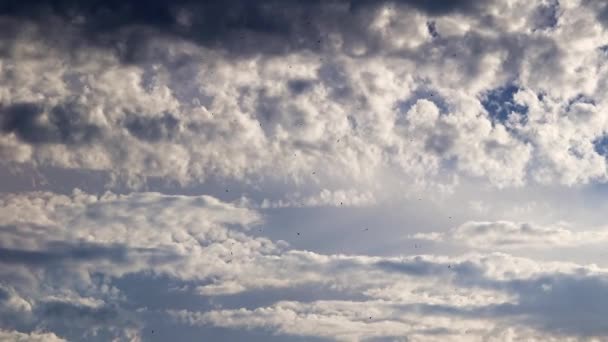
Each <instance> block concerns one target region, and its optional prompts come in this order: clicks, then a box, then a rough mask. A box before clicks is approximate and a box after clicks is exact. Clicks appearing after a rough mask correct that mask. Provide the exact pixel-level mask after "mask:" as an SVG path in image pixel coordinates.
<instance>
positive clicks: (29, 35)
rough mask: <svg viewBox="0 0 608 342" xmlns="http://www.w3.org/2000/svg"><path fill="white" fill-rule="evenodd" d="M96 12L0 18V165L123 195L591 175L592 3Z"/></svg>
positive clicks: (601, 128) (56, 10) (595, 124)
mask: <svg viewBox="0 0 608 342" xmlns="http://www.w3.org/2000/svg"><path fill="white" fill-rule="evenodd" d="M30 5H31V6H30ZM99 6H101V7H100V8H95V7H90V6H89V5H88V4H79V3H74V2H70V1H66V2H61V3H60V4H54V3H48V4H44V3H42V5H41V4H40V3H37V5H36V6H33V4H29V5H28V6H25V3H24V4H11V5H7V6H5V7H4V8H3V9H2V10H3V13H5V16H4V17H3V19H2V20H3V25H4V26H6V27H8V28H12V30H7V33H6V35H7V37H6V43H5V45H4V47H3V51H4V53H5V55H6V56H7V58H5V61H4V62H3V64H2V69H1V71H0V77H1V78H2V80H3V82H2V84H3V88H2V89H1V91H0V102H1V103H2V123H3V124H2V128H3V129H2V130H3V134H2V137H1V139H0V143H1V144H2V148H1V149H0V151H4V150H7V151H8V150H12V151H14V153H5V154H7V157H8V158H5V159H4V161H5V163H6V162H17V163H23V162H26V163H34V164H36V165H40V166H45V165H52V166H58V167H62V168H79V169H82V168H83V169H90V170H101V171H104V172H110V173H112V174H114V175H115V176H116V177H117V178H115V179H127V180H133V179H136V180H138V182H134V181H127V182H126V185H134V184H139V183H142V181H143V183H144V184H145V182H146V181H145V180H146V178H149V177H163V178H164V179H166V180H172V181H178V182H180V183H181V184H191V183H197V182H203V181H205V180H208V179H210V178H211V177H220V178H230V179H237V180H241V181H246V182H251V181H253V180H255V179H258V178H260V177H264V178H267V179H268V178H270V179H273V180H274V181H276V182H284V181H285V180H287V181H288V182H290V183H293V184H302V183H307V184H310V185H315V179H318V180H321V181H323V182H324V183H325V184H327V185H332V186H333V187H335V189H333V190H338V189H339V188H340V185H342V184H343V183H346V182H348V181H350V182H353V181H356V182H359V183H360V184H368V187H369V188H371V187H372V185H373V186H376V185H377V184H376V181H375V180H376V179H378V178H379V177H383V176H384V175H385V174H387V173H391V174H394V175H395V177H397V178H398V179H403V178H407V179H412V180H413V181H412V182H408V183H409V184H408V185H409V186H410V187H412V186H428V185H429V184H434V183H445V176H446V175H451V176H456V175H460V176H463V177H481V178H482V179H488V180H489V181H490V182H491V183H492V184H494V185H497V186H501V187H504V186H511V185H522V184H525V183H528V182H540V183H543V184H545V183H548V184H562V183H565V184H580V183H588V182H590V181H594V180H602V179H605V176H606V163H605V157H604V156H603V155H601V152H598V151H601V149H597V148H594V143H593V142H594V141H596V140H598V139H601V137H602V136H603V135H604V133H605V131H606V120H604V119H603V117H604V116H603V115H601V114H600V113H601V108H602V106H603V102H602V101H601V97H599V96H598V94H601V93H602V87H603V85H602V84H603V83H602V82H601V79H602V75H603V73H604V71H603V70H604V69H605V67H604V64H605V63H604V56H603V54H602V52H601V50H600V49H599V47H601V46H602V44H603V39H604V34H603V32H602V31H601V30H600V29H599V28H597V27H591V26H590V24H587V23H591V22H595V21H596V20H597V18H596V16H595V12H594V10H593V6H582V7H580V8H579V7H574V6H573V5H572V4H570V3H564V4H561V5H560V6H557V5H556V4H555V3H553V2H551V1H546V2H540V3H538V4H535V3H530V2H518V4H517V5H506V4H503V3H502V2H488V3H486V4H484V5H477V4H473V3H472V2H468V1H462V2H456V3H454V4H451V5H443V4H440V3H439V2H437V3H435V2H430V3H427V2H418V1H398V2H396V3H394V4H391V3H390V2H385V3H376V2H374V3H371V2H367V1H351V2H347V1H338V2H336V3H333V4H321V3H319V4H316V3H315V4H302V3H299V2H286V3H284V2H281V3H275V2H268V3H266V4H264V5H262V4H248V3H247V4H245V3H244V2H241V1H231V2H228V3H227V4H224V5H221V6H220V5H219V3H216V2H210V3H205V4H195V3H192V2H189V1H184V2H178V3H168V2H164V1H155V2H154V4H152V5H150V8H149V10H150V12H147V11H143V12H142V11H140V10H138V9H140V8H141V6H137V3H136V2H126V3H125V4H123V5H121V6H119V5H118V4H115V3H108V4H105V5H104V4H100V5H99ZM32 8H35V10H34V9H32ZM412 9H414V10H412ZM558 9H559V10H558ZM43 13H46V14H47V15H43ZM102 13H103V14H102ZM112 13H113V14H112ZM161 13H162V16H160V17H157V16H156V14H159V15H160V14H161ZM492 13H502V15H501V16H500V17H497V16H493V15H492ZM109 17H112V18H114V21H113V23H112V25H107V24H105V25H104V24H103V23H105V22H106V21H107V19H108V18H109ZM15 18H22V19H23V20H17V19H15ZM160 18H163V19H162V20H161V19H160ZM489 18H492V19H491V20H490V19H489ZM45 21H50V22H51V26H52V27H53V30H51V31H50V32H49V31H48V30H46V29H44V28H46V27H48V26H49V25H48V24H47V23H46V22H45ZM539 21H540V22H539ZM43 23H44V24H43ZM429 23H432V27H433V32H434V33H432V34H431V33H429V32H428V25H429ZM583 23H585V24H584V25H583ZM535 25H536V26H535ZM585 25H586V26H585ZM579 26H581V27H583V26H584V27H588V28H589V29H590V30H591V33H590V32H589V30H584V29H582V28H581V29H577V27H579ZM51 37H52V38H51ZM62 37H63V38H62ZM295 37H297V38H295ZM399 37H407V39H406V38H399ZM42 51H44V54H42ZM250 52H255V53H253V54H252V53H250ZM66 65H69V68H68V67H66ZM460 85H463V86H462V87H461V86H460ZM501 89H502V90H501ZM505 89H507V90H509V91H507V92H505ZM515 90H516V91H515ZM488 94H489V95H488ZM492 94H494V95H492ZM505 96H506V97H509V98H506V97H505ZM488 99H490V100H488ZM497 101H498V102H497ZM503 102H504V103H512V105H510V106H502V103H503ZM491 103H494V104H493V105H491ZM515 104H516V105H515ZM501 106H502V107H501ZM503 107H504V108H503ZM518 108H525V109H526V110H525V112H522V111H521V110H519V109H518ZM496 115H498V116H500V118H501V120H498V121H496V120H494V119H493V118H494V117H496ZM518 117H521V119H518ZM202 146H204V148H201V147H202ZM220 156H222V157H220ZM312 171H316V177H311V175H312ZM393 183H394V182H393ZM393 185H394V184H392V183H391V186H393ZM321 189H322V188H320V189H319V190H321Z"/></svg>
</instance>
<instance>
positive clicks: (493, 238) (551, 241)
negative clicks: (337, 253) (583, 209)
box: [412, 221, 608, 250]
mask: <svg viewBox="0 0 608 342" xmlns="http://www.w3.org/2000/svg"><path fill="white" fill-rule="evenodd" d="M412 237H413V238H416V239H424V240H431V241H441V242H452V243H457V244H464V245H467V246H469V247H475V248H478V249H486V250H495V249H512V248H546V249H551V248H555V247H582V246H585V245H593V244H602V243H604V242H606V241H607V240H608V230H606V229H598V230H593V231H573V230H571V229H568V227H562V226H559V225H555V226H547V227H545V226H539V225H536V224H531V223H516V222H510V221H497V222H475V221H473V222H466V223H464V224H462V225H459V226H457V227H455V228H453V229H451V230H450V231H448V232H447V233H438V232H432V233H418V234H414V235H413V236H412Z"/></svg>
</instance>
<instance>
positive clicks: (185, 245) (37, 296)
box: [0, 191, 606, 340]
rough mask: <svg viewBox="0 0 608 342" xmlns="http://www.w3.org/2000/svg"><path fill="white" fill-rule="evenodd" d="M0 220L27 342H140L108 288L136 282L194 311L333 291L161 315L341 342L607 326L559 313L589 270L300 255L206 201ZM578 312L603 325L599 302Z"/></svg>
mask: <svg viewBox="0 0 608 342" xmlns="http://www.w3.org/2000/svg"><path fill="white" fill-rule="evenodd" d="M0 213H1V215H0V221H1V222H0V223H1V224H2V229H1V230H0V247H1V248H2V253H3V254H4V256H5V257H3V258H2V262H0V276H1V278H2V279H3V285H2V287H1V289H2V291H1V292H0V294H1V296H0V303H1V305H0V307H1V308H2V310H1V311H0V314H2V315H3V316H4V317H12V318H10V319H7V320H5V322H7V324H9V325H8V326H6V327H5V328H10V329H18V331H20V332H22V333H30V332H33V331H36V329H41V328H45V329H49V331H53V332H54V333H56V334H58V336H62V337H63V336H65V337H67V338H70V339H72V338H77V337H78V336H91V337H95V338H101V339H103V338H112V337H114V338H122V339H127V340H132V339H137V338H140V335H141V329H142V325H143V323H142V321H141V313H140V312H139V311H137V310H135V309H134V308H133V306H131V305H127V303H129V299H128V298H125V297H124V294H123V293H122V292H121V291H120V290H119V289H118V288H117V287H116V285H115V284H114V282H113V281H112V279H120V278H123V277H125V276H127V275H136V274H139V275H144V276H145V275H147V276H148V277H165V278H167V279H172V281H174V282H176V284H178V287H181V288H183V290H180V291H185V293H186V294H188V295H189V296H192V297H193V298H195V297H198V296H202V297H203V298H210V299H211V298H213V299H214V300H219V301H220V302H221V301H222V300H226V298H236V297H235V296H245V295H246V294H247V293H256V291H258V293H259V291H267V290H272V289H286V290H289V291H295V293H297V291H298V289H299V288H311V289H319V290H321V289H329V290H328V291H329V292H328V293H327V296H328V298H327V299H315V297H316V296H313V297H312V298H311V299H309V300H304V298H302V300H291V301H284V300H282V299H281V297H280V294H281V292H280V291H277V292H275V291H270V292H268V294H269V295H273V296H278V297H276V298H275V297H271V299H270V303H272V304H270V305H269V306H254V307H252V308H243V307H239V306H238V304H237V306H236V307H233V308H230V307H229V308H225V309H217V308H215V309H210V310H209V311H208V312H205V313H198V312H196V311H192V312H191V310H190V311H183V310H184V309H180V308H171V307H170V306H169V307H165V308H164V309H163V310H168V312H169V314H170V315H172V316H174V317H176V318H177V319H178V321H179V322H185V323H188V324H194V325H199V324H203V325H213V326H220V327H232V328H241V327H245V328H248V329H264V330H268V331H271V332H272V333H277V334H287V335H300V336H315V337H326V338H337V339H340V340H361V339H365V338H380V337H383V338H388V337H395V336H401V337H402V336H403V334H406V335H408V336H409V337H410V338H413V339H425V338H428V339H433V338H437V339H439V338H444V339H445V338H453V339H458V338H461V339H466V338H467V336H476V338H483V336H490V335H493V334H494V335H496V334H507V335H508V334H510V333H511V332H509V331H510V330H509V328H511V327H513V326H518V327H521V328H522V329H523V330H521V331H524V332H525V333H523V332H522V333H520V334H523V335H517V336H519V337H518V338H527V337H530V338H532V337H534V336H538V339H543V338H545V337H546V338H557V336H565V337H577V336H579V337H580V336H600V335H603V334H605V333H606V332H605V331H604V330H603V329H602V328H601V326H602V325H601V324H599V321H596V320H590V321H589V322H588V323H587V324H585V325H578V324H577V323H576V322H578V321H577V320H576V316H573V315H569V314H567V312H570V311H568V310H563V309H561V307H560V309H558V310H554V309H555V308H556V305H561V304H558V303H557V302H556V300H557V298H559V297H560V296H565V294H566V293H570V291H574V293H578V291H580V289H582V288H589V289H592V290H593V291H595V293H602V291H606V286H605V284H606V281H605V277H606V270H605V269H603V268H599V267H597V266H594V265H588V266H583V265H578V264H574V263H564V262H539V261H533V260H531V259H527V258H521V257H515V256H511V255H508V254H501V253H492V254H487V253H484V254H476V253H473V254H468V255H462V256H458V257H447V256H436V255H422V256H404V257H379V256H372V255H342V254H321V253H316V252H312V251H305V250H298V249H294V248H291V247H289V245H288V244H287V243H285V242H281V241H277V242H271V241H270V240H268V239H265V238H261V237H254V236H252V235H250V233H249V229H250V228H251V227H252V226H254V225H258V224H262V222H263V221H261V217H260V215H259V214H258V213H257V212H255V211H254V210H252V209H247V208H244V207H240V206H236V205H234V204H230V203H225V202H222V201H219V200H217V199H215V198H212V197H209V196H170V195H161V194H158V193H133V194H129V195H116V194H112V193H106V194H105V195H103V196H99V197H98V196H92V195H88V194H86V193H83V192H81V191H76V192H74V193H73V194H72V195H71V196H64V195H56V194H53V193H43V192H40V193H24V194H12V195H4V196H3V200H2V203H1V205H0ZM486 230H490V229H489V228H488V229H486ZM524 231H525V229H524ZM532 233H538V234H536V235H541V236H542V234H540V232H539V231H535V230H532ZM556 239H557V238H556ZM93 241H94V243H93ZM490 243H491V242H490ZM10 246H23V248H22V249H15V248H14V247H10ZM9 274H10V277H9ZM104 279H105V280H104ZM551 291H553V292H551ZM286 293H287V292H286ZM338 294H339V295H338ZM541 295H542V296H541ZM553 296H556V297H553ZM600 297H601V296H600ZM272 298H275V299H272ZM295 298H298V297H295ZM233 305H234V304H233ZM563 305H564V307H565V306H572V305H574V304H573V303H571V302H567V303H566V302H563ZM576 305H578V306H576V308H577V310H590V312H591V313H593V315H597V317H603V315H604V314H605V312H604V309H602V307H601V306H594V305H595V302H592V301H579V302H577V304H576ZM135 307H136V308H137V306H135ZM552 308H553V309H552ZM572 312H573V313H574V312H578V311H576V310H574V311H572ZM591 313H590V315H591ZM421 314H422V315H423V316H422V317H423V318H422V320H421V318H420V317H421V316H420V315H421ZM369 317H372V318H371V319H370V318H369ZM416 317H418V318H416ZM480 317H484V318H483V319H481V318H480ZM553 320H559V322H560V324H552V323H551V322H552V321H553ZM109 321H111V324H106V323H107V322H109ZM68 322H69V323H68ZM104 322H105V323H104ZM594 322H595V323H594ZM108 326H112V328H111V329H110V328H108ZM319 326H322V327H323V328H322V329H317V328H318V327H319ZM68 327H69V328H68ZM315 327H316V328H315ZM531 336H532V337H531Z"/></svg>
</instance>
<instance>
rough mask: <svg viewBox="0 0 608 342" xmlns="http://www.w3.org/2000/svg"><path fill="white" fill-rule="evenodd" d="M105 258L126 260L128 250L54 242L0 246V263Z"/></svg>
mask: <svg viewBox="0 0 608 342" xmlns="http://www.w3.org/2000/svg"><path fill="white" fill-rule="evenodd" d="M101 259H106V260H110V261H112V262H116V263H125V262H126V261H127V260H128V250H127V249H126V248H125V247H122V246H101V245H94V244H79V245H72V244H68V243H64V242H55V243H51V244H49V245H48V246H47V248H45V249H42V250H26V249H13V248H4V247H2V248H0V263H5V264H25V265H31V266H44V265H49V264H53V263H57V262H66V261H76V262H78V261H80V262H83V261H91V260H101Z"/></svg>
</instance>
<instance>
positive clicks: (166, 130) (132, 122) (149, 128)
mask: <svg viewBox="0 0 608 342" xmlns="http://www.w3.org/2000/svg"><path fill="white" fill-rule="evenodd" d="M125 127H126V128H127V130H128V131H129V133H130V134H131V135H133V136H134V137H136V138H138V139H140V140H145V141H149V142H157V141H161V140H170V139H172V138H174V137H175V136H176V134H177V132H178V129H179V120H178V119H177V118H176V117H175V116H173V115H172V114H169V113H165V114H164V115H163V116H160V117H145V116H136V115H129V116H128V117H127V120H126V122H125Z"/></svg>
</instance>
